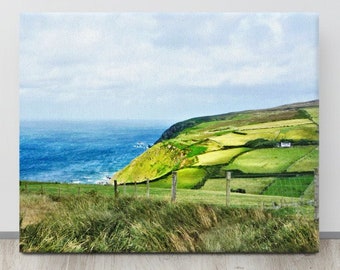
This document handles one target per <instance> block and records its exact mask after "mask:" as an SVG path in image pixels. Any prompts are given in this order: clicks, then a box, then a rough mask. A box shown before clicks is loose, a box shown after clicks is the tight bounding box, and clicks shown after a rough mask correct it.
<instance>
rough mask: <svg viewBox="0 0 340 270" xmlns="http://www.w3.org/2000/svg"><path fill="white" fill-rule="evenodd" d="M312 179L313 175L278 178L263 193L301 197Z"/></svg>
mask: <svg viewBox="0 0 340 270" xmlns="http://www.w3.org/2000/svg"><path fill="white" fill-rule="evenodd" d="M312 181H313V176H298V177H287V178H276V179H275V180H274V181H273V183H272V184H270V185H269V186H268V188H267V189H266V190H265V191H264V192H263V195H276V196H286V197H300V196H302V195H303V194H304V192H305V190H306V189H307V187H308V186H309V185H310V184H311V183H312Z"/></svg>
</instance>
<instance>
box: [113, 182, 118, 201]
mask: <svg viewBox="0 0 340 270" xmlns="http://www.w3.org/2000/svg"><path fill="white" fill-rule="evenodd" d="M113 186H114V192H115V198H117V197H118V185H117V180H113Z"/></svg>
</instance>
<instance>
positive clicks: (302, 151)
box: [112, 100, 319, 188]
mask: <svg viewBox="0 0 340 270" xmlns="http://www.w3.org/2000/svg"><path fill="white" fill-rule="evenodd" d="M318 129H319V101H318V100H313V101H308V102H300V103H293V104H287V105H282V106H279V107H275V108H269V109H261V110H247V111H241V112H230V113H225V114H220V115H212V116H203V117H196V118H192V119H188V120H185V121H182V122H179V123H176V124H174V125H172V126H171V127H169V128H168V129H167V130H165V131H164V133H163V134H162V136H161V137H160V138H159V139H158V140H157V141H156V142H155V144H154V145H153V146H152V147H151V148H149V149H147V150H146V151H145V152H144V153H143V154H141V155H140V156H138V157H137V158H136V159H134V160H133V161H132V162H131V163H130V164H129V165H128V166H126V167H125V168H123V169H122V170H120V171H119V172H117V173H116V174H115V175H114V176H113V177H112V179H116V180H118V182H119V183H123V182H126V183H129V182H134V181H136V182H143V181H145V180H146V179H150V180H154V181H159V183H162V182H164V183H166V182H167V181H168V180H169V177H170V176H169V175H170V174H171V172H172V171H173V170H177V171H178V173H179V174H180V175H181V176H182V182H181V183H180V185H182V186H183V187H184V188H197V187H199V185H200V183H202V181H204V179H207V178H208V177H217V176H221V175H223V172H224V171H225V170H234V171H237V172H238V173H243V174H275V173H308V172H312V171H313V169H314V168H315V167H317V166H318V142H319V134H318V131H319V130H318Z"/></svg>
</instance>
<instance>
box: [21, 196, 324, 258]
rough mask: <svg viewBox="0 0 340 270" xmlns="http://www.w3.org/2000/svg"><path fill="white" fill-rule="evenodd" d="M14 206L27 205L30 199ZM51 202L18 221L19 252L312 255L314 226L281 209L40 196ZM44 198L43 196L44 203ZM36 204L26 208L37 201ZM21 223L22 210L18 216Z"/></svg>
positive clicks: (316, 236)
mask: <svg viewBox="0 0 340 270" xmlns="http://www.w3.org/2000/svg"><path fill="white" fill-rule="evenodd" d="M22 196H23V197H24V196H28V198H25V199H24V204H25V207H24V205H22V204H23V203H22V204H21V208H22V209H23V208H26V209H27V208H29V204H30V200H29V196H30V195H22ZM41 198H44V200H45V202H46V201H47V200H50V203H53V204H55V203H56V206H55V207H54V208H53V211H51V212H49V213H47V214H46V215H45V217H43V218H42V219H41V220H40V221H39V222H36V223H33V224H28V225H26V226H24V225H22V224H21V228H20V233H21V234H20V250H21V251H22V252H40V253H44V252H86V253H89V252H93V253H99V252H236V251H237V252H316V251H317V249H318V229H317V224H316V223H315V222H314V221H313V220H308V219H306V218H303V217H301V216H297V215H295V214H292V212H290V209H289V208H284V209H281V210H277V211H274V210H261V209H240V208H225V207H220V206H209V205H205V204H190V203H175V204H170V203H168V202H167V201H163V200H156V199H147V198H140V197H124V196H121V197H120V198H118V199H116V200H113V199H112V198H109V197H107V196H100V195H98V194H91V195H90V194H87V195H81V196H63V197H57V196H41ZM46 198H47V199H46ZM36 199H37V198H34V200H33V201H32V203H36ZM21 215H22V218H23V220H25V213H24V212H23V213H21Z"/></svg>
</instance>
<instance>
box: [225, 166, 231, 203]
mask: <svg viewBox="0 0 340 270" xmlns="http://www.w3.org/2000/svg"><path fill="white" fill-rule="evenodd" d="M230 180H231V172H227V173H226V206H227V207H229V206H230Z"/></svg>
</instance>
